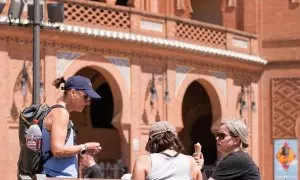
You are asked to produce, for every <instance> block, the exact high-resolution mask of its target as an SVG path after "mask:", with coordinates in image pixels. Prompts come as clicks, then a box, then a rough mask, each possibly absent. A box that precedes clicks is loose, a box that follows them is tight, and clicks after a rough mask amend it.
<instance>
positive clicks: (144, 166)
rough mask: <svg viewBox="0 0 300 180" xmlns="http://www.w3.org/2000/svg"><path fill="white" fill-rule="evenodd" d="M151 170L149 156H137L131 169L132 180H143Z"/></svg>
mask: <svg viewBox="0 0 300 180" xmlns="http://www.w3.org/2000/svg"><path fill="white" fill-rule="evenodd" d="M150 170H151V158H150V156H149V155H141V156H139V157H138V158H137V159H136V161H135V163H134V167H133V179H139V180H144V179H145V178H146V177H147V175H148V174H149V172H150Z"/></svg>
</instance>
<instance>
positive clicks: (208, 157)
mask: <svg viewBox="0 0 300 180" xmlns="http://www.w3.org/2000/svg"><path fill="white" fill-rule="evenodd" d="M182 120H183V125H184V128H183V129H182V131H180V132H179V138H180V139H181V140H182V143H183V145H184V147H185V149H186V153H187V154H190V155H191V154H193V153H194V144H195V143H197V142H199V143H200V144H201V145H202V153H203V155H204V160H205V161H204V162H205V171H206V174H207V176H208V177H209V176H210V175H211V172H212V171H213V169H214V167H215V163H216V161H217V148H216V140H215V137H214V135H213V133H212V132H211V127H212V124H213V113H212V104H211V102H210V98H209V95H208V92H207V91H206V89H205V88H204V87H203V86H202V85H201V84H200V83H199V82H198V81H193V82H192V83H191V84H190V85H189V86H188V88H187V90H186V92H185V94H184V98H183V103H182Z"/></svg>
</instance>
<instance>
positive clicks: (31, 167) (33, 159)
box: [18, 104, 72, 177]
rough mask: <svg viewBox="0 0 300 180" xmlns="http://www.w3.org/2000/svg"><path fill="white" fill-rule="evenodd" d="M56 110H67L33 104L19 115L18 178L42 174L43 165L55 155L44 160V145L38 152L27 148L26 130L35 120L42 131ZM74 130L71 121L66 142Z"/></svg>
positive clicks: (56, 106) (57, 106)
mask: <svg viewBox="0 0 300 180" xmlns="http://www.w3.org/2000/svg"><path fill="white" fill-rule="evenodd" d="M54 108H65V107H64V106H62V105H59V104H57V105H54V106H51V107H50V106H48V105H47V104H33V105H31V106H29V107H26V108H25V109H23V110H22V111H21V112H20V115H19V142H20V154H19V160H18V176H20V175H28V176H30V177H33V176H34V175H35V174H40V173H41V172H42V169H43V164H44V163H45V162H46V161H47V160H48V159H50V158H51V157H52V156H53V154H52V153H51V152H49V153H48V154H49V156H48V157H46V158H45V159H44V160H43V158H42V143H41V145H40V146H39V147H40V148H39V149H38V150H36V151H34V150H32V149H30V148H28V147H27V146H26V138H25V135H26V130H27V129H28V128H29V127H30V126H31V125H32V124H33V121H34V120H38V125H39V127H40V129H42V126H43V122H44V118H45V117H46V116H47V114H48V113H49V112H50V111H51V110H52V109H54ZM71 129H72V123H71V121H69V124H68V131H67V137H66V141H67V140H68V139H69V136H70V133H71ZM49 143H50V142H49Z"/></svg>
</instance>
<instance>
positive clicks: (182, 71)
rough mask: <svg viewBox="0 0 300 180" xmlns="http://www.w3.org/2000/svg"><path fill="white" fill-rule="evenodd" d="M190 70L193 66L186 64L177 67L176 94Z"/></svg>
mask: <svg viewBox="0 0 300 180" xmlns="http://www.w3.org/2000/svg"><path fill="white" fill-rule="evenodd" d="M190 70H191V68H190V67H186V66H177V67H176V85H175V90H176V94H177V93H178V90H179V87H180V85H181V84H182V82H183V80H184V79H185V77H186V76H187V74H188V72H189V71H190Z"/></svg>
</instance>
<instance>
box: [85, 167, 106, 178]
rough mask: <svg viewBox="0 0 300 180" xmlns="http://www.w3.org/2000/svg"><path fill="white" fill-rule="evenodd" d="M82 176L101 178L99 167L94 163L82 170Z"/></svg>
mask: <svg viewBox="0 0 300 180" xmlns="http://www.w3.org/2000/svg"><path fill="white" fill-rule="evenodd" d="M84 178H103V174H102V171H101V168H100V167H99V166H98V165H97V164H95V165H93V166H91V167H89V168H87V169H85V171H84Z"/></svg>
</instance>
